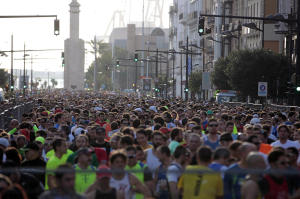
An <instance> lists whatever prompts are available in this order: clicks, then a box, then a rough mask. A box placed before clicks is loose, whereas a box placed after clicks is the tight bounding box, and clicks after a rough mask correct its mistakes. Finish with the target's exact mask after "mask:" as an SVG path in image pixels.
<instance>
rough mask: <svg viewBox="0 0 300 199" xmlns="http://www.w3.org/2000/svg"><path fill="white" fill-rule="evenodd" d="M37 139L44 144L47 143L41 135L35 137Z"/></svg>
mask: <svg viewBox="0 0 300 199" xmlns="http://www.w3.org/2000/svg"><path fill="white" fill-rule="evenodd" d="M35 141H37V142H40V143H42V144H45V138H43V137H41V136H39V137H37V138H35Z"/></svg>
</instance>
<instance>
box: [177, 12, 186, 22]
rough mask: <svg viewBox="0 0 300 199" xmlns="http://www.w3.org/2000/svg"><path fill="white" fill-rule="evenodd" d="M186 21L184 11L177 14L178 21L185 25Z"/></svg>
mask: <svg viewBox="0 0 300 199" xmlns="http://www.w3.org/2000/svg"><path fill="white" fill-rule="evenodd" d="M186 22H187V15H186V14H184V13H180V15H179V23H181V24H183V25H185V24H186Z"/></svg>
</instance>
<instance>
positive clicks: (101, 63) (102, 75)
mask: <svg viewBox="0 0 300 199" xmlns="http://www.w3.org/2000/svg"><path fill="white" fill-rule="evenodd" d="M91 45H92V47H93V45H94V42H93V41H91ZM97 46H98V47H97V48H98V53H97V58H96V63H97V68H96V72H97V74H96V79H97V82H96V83H97V86H96V87H97V88H104V89H106V90H109V89H112V81H111V74H112V71H113V70H114V69H115V72H116V73H115V76H116V77H117V76H119V78H115V82H114V84H117V83H119V85H120V86H121V85H126V83H125V82H124V81H125V80H126V79H124V76H125V77H126V73H125V72H124V71H125V70H123V69H120V68H121V67H122V64H120V68H117V67H116V66H115V64H116V63H115V61H116V60H112V49H111V48H110V47H109V45H108V44H105V43H103V42H102V41H100V42H98V43H97ZM114 54H115V57H117V58H126V57H127V54H128V53H127V51H126V50H124V49H120V48H116V47H115V50H114ZM94 67H95V61H93V62H92V64H91V65H90V66H89V68H88V71H87V72H86V74H85V75H86V83H87V86H88V87H89V88H93V87H94ZM114 67H116V68H114ZM123 68H124V67H123ZM117 71H119V73H120V74H119V75H117V74H118V73H117ZM118 80H119V82H118ZM121 82H122V83H121Z"/></svg>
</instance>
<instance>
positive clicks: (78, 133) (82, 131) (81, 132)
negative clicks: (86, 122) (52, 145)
mask: <svg viewBox="0 0 300 199" xmlns="http://www.w3.org/2000/svg"><path fill="white" fill-rule="evenodd" d="M74 133H75V135H76V136H77V135H80V134H84V133H86V130H85V129H84V128H82V127H78V128H77V129H76V130H75V132H74Z"/></svg>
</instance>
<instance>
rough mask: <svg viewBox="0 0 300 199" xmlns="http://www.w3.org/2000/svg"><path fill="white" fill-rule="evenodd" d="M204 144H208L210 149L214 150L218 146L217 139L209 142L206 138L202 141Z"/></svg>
mask: <svg viewBox="0 0 300 199" xmlns="http://www.w3.org/2000/svg"><path fill="white" fill-rule="evenodd" d="M204 145H207V146H209V147H210V148H211V149H212V150H216V148H217V147H218V146H220V142H219V139H218V140H217V141H216V142H211V141H209V140H208V139H207V140H205V141H204Z"/></svg>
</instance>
